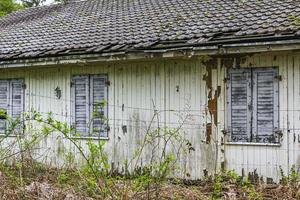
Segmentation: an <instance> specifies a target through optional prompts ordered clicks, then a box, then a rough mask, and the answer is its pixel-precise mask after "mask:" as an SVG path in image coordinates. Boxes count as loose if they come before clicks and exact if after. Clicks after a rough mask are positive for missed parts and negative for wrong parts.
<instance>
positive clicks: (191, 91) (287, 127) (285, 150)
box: [0, 53, 300, 181]
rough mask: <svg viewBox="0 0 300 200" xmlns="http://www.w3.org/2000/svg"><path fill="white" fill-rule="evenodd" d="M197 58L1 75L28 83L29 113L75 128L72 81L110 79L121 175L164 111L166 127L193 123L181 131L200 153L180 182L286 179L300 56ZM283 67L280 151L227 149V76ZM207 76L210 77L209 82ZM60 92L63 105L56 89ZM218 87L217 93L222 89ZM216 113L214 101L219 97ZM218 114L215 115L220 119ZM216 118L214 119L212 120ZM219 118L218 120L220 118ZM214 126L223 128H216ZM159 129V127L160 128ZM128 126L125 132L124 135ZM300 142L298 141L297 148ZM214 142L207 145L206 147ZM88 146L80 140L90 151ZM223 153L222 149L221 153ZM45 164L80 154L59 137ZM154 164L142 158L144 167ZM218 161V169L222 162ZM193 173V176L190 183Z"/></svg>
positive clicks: (184, 159)
mask: <svg viewBox="0 0 300 200" xmlns="http://www.w3.org/2000/svg"><path fill="white" fill-rule="evenodd" d="M210 59H211V58H208V57H205V58H204V57H203V58H193V59H190V60H188V59H187V60H171V59H170V60H161V61H151V62H150V61H140V62H137V61H135V62H133V61H132V62H107V63H97V64H93V65H88V66H76V65H74V66H59V67H40V68H23V69H15V70H13V69H2V70H1V73H0V78H24V79H25V82H26V85H27V88H26V92H25V93H26V96H25V107H26V110H30V109H36V110H38V111H40V112H42V113H47V112H49V111H52V112H53V113H54V116H55V118H57V119H59V120H63V121H67V122H71V116H72V112H71V110H72V109H71V99H70V93H71V92H70V84H71V83H70V81H71V77H72V75H78V74H102V73H103V74H108V78H109V80H110V82H111V85H110V86H109V94H108V96H109V101H108V104H109V124H110V128H111V130H110V132H109V134H108V135H109V138H108V140H107V144H106V148H107V152H108V154H109V156H110V159H111V162H112V163H114V166H115V167H117V168H118V169H119V170H122V167H124V162H125V160H126V159H127V160H130V158H132V156H133V153H134V152H135V150H136V149H137V147H138V146H139V144H140V142H141V140H142V139H143V135H144V134H145V132H146V129H147V126H148V125H149V123H150V121H151V118H152V116H153V113H154V106H155V109H157V110H158V111H161V114H160V115H159V119H160V124H162V125H163V126H168V127H177V126H179V124H180V119H179V117H178V116H179V115H181V116H185V115H186V114H187V113H188V115H190V116H191V119H189V120H188V121H187V122H186V123H185V125H184V126H183V132H184V134H185V137H186V138H187V139H189V140H190V141H191V143H192V145H193V147H194V149H195V151H191V153H190V154H189V155H188V156H181V157H180V165H181V167H182V169H185V171H183V172H181V173H180V174H177V175H178V176H180V177H182V178H193V179H198V178H201V177H202V176H203V171H204V170H207V171H208V172H209V174H212V173H214V171H215V169H216V168H218V169H220V167H221V165H224V166H225V167H226V168H227V169H234V170H236V171H237V172H238V173H240V174H241V173H242V172H244V174H245V175H247V174H248V173H249V172H253V171H256V172H257V173H258V174H259V175H261V176H263V177H265V178H267V177H269V178H273V179H274V180H275V181H278V180H279V178H280V173H279V166H281V167H282V168H283V169H284V171H285V173H288V170H289V169H290V168H291V167H292V165H296V167H299V162H300V157H299V156H300V154H299V153H298V148H300V136H299V142H298V135H300V123H299V122H298V121H299V120H300V56H299V55H295V54H294V55H293V54H283V53H277V54H272V55H271V54H261V55H249V56H242V57H239V58H238V59H229V60H230V61H229V62H224V60H222V59H221V58H214V59H215V62H209V61H210ZM234 66H235V67H238V66H240V67H269V66H278V67H279V74H280V75H281V76H282V81H280V83H279V91H280V102H279V104H280V129H281V130H282V131H283V139H282V142H281V145H279V146H278V145H277V146H275V145H254V144H248V145H245V144H227V145H224V142H223V141H226V138H224V135H223V130H226V116H227V114H226V83H225V82H224V78H225V77H226V71H227V69H228V67H234ZM207 77H209V78H207ZM57 86H59V87H60V88H61V90H62V97H61V99H57V98H56V97H55V92H54V89H55V88H56V87H57ZM218 86H219V87H218ZM218 89H220V94H219V95H216V96H217V101H216V102H217V106H216V107H213V108H211V107H209V106H208V104H209V102H210V103H211V100H212V99H209V97H210V96H211V97H212V98H214V97H215V94H217V91H218ZM213 109H217V116H216V115H215V112H213V111H214V110H213ZM212 112H213V115H211V113H212ZM215 117H217V119H216V120H215V119H214V118H215ZM215 121H216V122H217V124H215ZM209 123H211V124H212V126H211V127H212V128H211V129H210V130H211V133H212V135H211V137H212V139H211V140H208V138H207V129H209V128H207V127H208V126H207V124H209ZM155 125H157V123H154V126H155ZM122 126H126V127H127V133H124V132H123V130H122ZM294 138H295V141H294ZM207 140H208V141H207ZM85 142H86V141H85V140H82V144H83V145H84V143H85ZM216 146H218V148H216ZM40 148H41V149H40V150H39V154H42V155H43V156H41V157H40V159H42V161H45V162H47V163H50V164H53V165H62V164H63V160H64V158H65V157H64V153H65V152H66V151H68V150H70V149H71V151H72V152H74V153H76V151H75V148H74V147H73V146H72V145H71V144H70V143H69V142H68V141H67V140H65V139H64V138H62V137H61V136H59V135H53V136H51V137H50V138H48V139H45V140H44V141H43V142H42V143H41V144H40ZM149 159H150V154H143V156H142V159H141V161H140V163H141V164H142V163H145V162H147V161H148V160H149ZM216 160H218V162H216ZM187 174H190V175H191V177H188V176H187Z"/></svg>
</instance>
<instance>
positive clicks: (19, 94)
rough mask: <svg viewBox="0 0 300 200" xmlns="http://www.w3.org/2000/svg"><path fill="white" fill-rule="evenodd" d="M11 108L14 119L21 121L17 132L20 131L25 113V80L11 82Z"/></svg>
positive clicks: (10, 112) (16, 128) (10, 113)
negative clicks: (22, 116)
mask: <svg viewBox="0 0 300 200" xmlns="http://www.w3.org/2000/svg"><path fill="white" fill-rule="evenodd" d="M9 85H10V95H9V96H10V103H9V104H10V106H9V110H10V111H9V115H10V116H11V117H12V118H13V119H14V120H17V119H19V120H20V122H19V123H18V127H15V129H14V131H15V132H17V131H19V130H20V128H21V127H20V125H21V119H20V117H21V114H22V112H23V109H24V106H23V101H24V100H23V97H24V96H23V80H22V79H13V80H11V81H10V84H9Z"/></svg>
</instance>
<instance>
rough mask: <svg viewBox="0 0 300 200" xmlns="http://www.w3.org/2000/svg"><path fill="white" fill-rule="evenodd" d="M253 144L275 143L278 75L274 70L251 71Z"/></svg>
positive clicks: (277, 123) (260, 69)
mask: <svg viewBox="0 0 300 200" xmlns="http://www.w3.org/2000/svg"><path fill="white" fill-rule="evenodd" d="M252 73H253V129H252V134H253V142H260V143H270V142H276V141H277V139H276V135H275V132H276V130H278V126H279V121H278V98H279V95H278V79H277V78H276V77H277V75H278V72H277V69H275V68H258V69H253V71H252Z"/></svg>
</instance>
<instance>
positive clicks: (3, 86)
mask: <svg viewBox="0 0 300 200" xmlns="http://www.w3.org/2000/svg"><path fill="white" fill-rule="evenodd" d="M8 94H9V82H8V81H7V80H0V109H1V113H2V114H3V113H6V114H8V105H9V95H8ZM5 131H6V119H5V117H4V116H3V115H1V116H0V133H1V134H3V133H5Z"/></svg>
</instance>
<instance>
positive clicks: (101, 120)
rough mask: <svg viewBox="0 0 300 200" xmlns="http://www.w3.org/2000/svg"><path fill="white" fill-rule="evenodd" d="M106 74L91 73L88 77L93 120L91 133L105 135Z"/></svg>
mask: <svg viewBox="0 0 300 200" xmlns="http://www.w3.org/2000/svg"><path fill="white" fill-rule="evenodd" d="M106 82H107V76H106V75H92V76H91V78H90V88H91V93H90V94H91V99H92V106H91V115H92V116H91V117H92V122H93V125H92V126H93V129H92V130H91V132H92V135H96V136H101V137H105V136H107V119H106V117H107V109H108V107H107V87H106Z"/></svg>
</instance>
